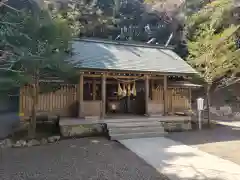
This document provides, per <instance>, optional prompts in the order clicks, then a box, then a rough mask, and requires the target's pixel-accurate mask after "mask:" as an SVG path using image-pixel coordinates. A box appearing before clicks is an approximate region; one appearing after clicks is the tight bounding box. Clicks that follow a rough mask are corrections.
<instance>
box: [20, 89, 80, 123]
mask: <svg viewBox="0 0 240 180" xmlns="http://www.w3.org/2000/svg"><path fill="white" fill-rule="evenodd" d="M76 101H77V86H76V85H62V86H61V87H60V89H58V90H57V91H55V92H49V93H40V94H39V101H38V113H53V114H59V115H61V116H71V115H72V112H71V110H70V107H71V106H72V105H74V104H76ZM31 109H32V98H31V87H30V86H24V87H22V88H21V90H20V104H19V111H20V114H21V116H22V119H26V118H28V117H29V116H30V114H31Z"/></svg>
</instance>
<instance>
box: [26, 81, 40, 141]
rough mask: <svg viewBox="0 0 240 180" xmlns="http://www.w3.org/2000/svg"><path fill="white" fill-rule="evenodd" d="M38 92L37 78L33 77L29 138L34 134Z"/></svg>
mask: <svg viewBox="0 0 240 180" xmlns="http://www.w3.org/2000/svg"><path fill="white" fill-rule="evenodd" d="M38 92H39V80H38V77H36V78H35V82H34V85H33V89H32V103H33V104H32V114H31V119H30V124H29V130H28V136H29V138H30V139H33V138H35V136H36V122H37V106H38Z"/></svg>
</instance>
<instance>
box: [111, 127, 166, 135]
mask: <svg viewBox="0 0 240 180" xmlns="http://www.w3.org/2000/svg"><path fill="white" fill-rule="evenodd" d="M144 132H164V127H162V126H157V127H130V128H129V127H120V128H110V129H109V134H125V133H144Z"/></svg>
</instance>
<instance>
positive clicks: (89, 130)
mask: <svg viewBox="0 0 240 180" xmlns="http://www.w3.org/2000/svg"><path fill="white" fill-rule="evenodd" d="M60 132H61V135H62V136H63V137H85V136H96V135H102V134H104V133H105V126H104V125H103V124H74V125H63V126H60Z"/></svg>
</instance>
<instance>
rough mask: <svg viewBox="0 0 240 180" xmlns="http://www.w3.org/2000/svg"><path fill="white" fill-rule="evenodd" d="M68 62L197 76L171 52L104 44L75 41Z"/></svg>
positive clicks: (84, 65)
mask: <svg viewBox="0 0 240 180" xmlns="http://www.w3.org/2000/svg"><path fill="white" fill-rule="evenodd" d="M72 48H73V52H74V53H73V56H72V57H71V59H69V62H70V63H72V64H74V66H75V67H77V68H86V69H103V70H125V71H147V72H163V73H191V74H192V73H194V74H195V73H197V72H196V71H195V70H194V69H193V68H192V67H191V66H190V65H188V64H187V63H186V62H185V61H184V60H183V59H181V58H180V57H179V56H178V55H177V54H176V53H174V52H173V51H172V50H170V49H166V48H159V47H157V46H149V45H139V44H122V43H117V42H112V43H111V42H105V41H93V40H91V41H87V40H84V41H81V40H79V41H74V42H73V44H72Z"/></svg>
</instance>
